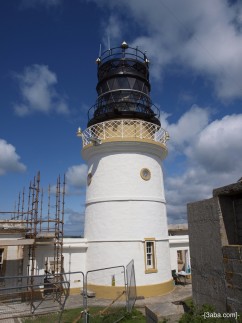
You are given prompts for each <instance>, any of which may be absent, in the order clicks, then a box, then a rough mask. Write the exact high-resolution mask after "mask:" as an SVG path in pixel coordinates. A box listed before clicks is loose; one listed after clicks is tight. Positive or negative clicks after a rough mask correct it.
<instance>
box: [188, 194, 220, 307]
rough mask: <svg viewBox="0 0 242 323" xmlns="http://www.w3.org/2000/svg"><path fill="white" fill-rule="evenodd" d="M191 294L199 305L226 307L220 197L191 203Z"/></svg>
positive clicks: (189, 210)
mask: <svg viewBox="0 0 242 323" xmlns="http://www.w3.org/2000/svg"><path fill="white" fill-rule="evenodd" d="M188 224H189V242H190V255H191V268H192V293H193V299H194V302H195V303H196V304H198V305H202V304H211V305H213V306H215V308H216V310H217V311H219V312H225V310H226V287H225V279H224V277H225V274H224V269H223V254H222V245H221V212H220V208H219V203H218V199H217V198H211V199H208V200H204V201H200V202H195V203H191V204H188Z"/></svg>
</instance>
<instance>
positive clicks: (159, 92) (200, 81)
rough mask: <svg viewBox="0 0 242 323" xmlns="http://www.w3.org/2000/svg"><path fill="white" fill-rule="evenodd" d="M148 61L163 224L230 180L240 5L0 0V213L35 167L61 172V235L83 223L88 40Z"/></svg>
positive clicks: (236, 137) (91, 83)
mask: <svg viewBox="0 0 242 323" xmlns="http://www.w3.org/2000/svg"><path fill="white" fill-rule="evenodd" d="M108 38H109V39H110V43H111V46H112V47H116V46H119V45H120V44H121V42H122V41H123V40H125V41H126V42H127V43H128V44H130V45H132V46H139V48H140V49H141V50H143V51H145V50H146V51H147V55H148V57H149V59H150V61H151V65H150V72H151V79H150V80H151V89H152V90H151V97H152V100H153V103H154V104H156V105H157V106H158V107H159V108H160V110H161V112H162V113H161V123H162V127H163V128H165V129H166V130H167V131H168V132H169V133H170V137H171V140H170V141H169V143H168V148H169V155H168V157H167V158H166V160H165V162H164V180H165V189H166V199H167V207H168V219H169V220H168V221H169V223H183V222H185V221H186V204H187V203H188V202H191V201H195V200H200V199H204V198H208V197H210V196H211V194H212V189H213V188H215V187H219V186H222V185H226V184H229V183H232V182H234V181H237V180H238V179H239V178H240V177H241V176H242V172H241V169H242V167H241V166H242V146H241V138H242V108H241V105H242V73H241V71H242V60H241V57H242V3H241V2H240V1H225V0H213V1H210V0H203V1H193V0H169V1H168V0H150V1H146V0H119V1H111V0H99V1H98V0H72V1H67V0H12V1H3V2H2V3H1V4H0V39H1V51H0V88H1V91H0V210H2V211H4V210H5V211H7V210H13V208H14V203H15V201H16V200H17V197H18V193H19V192H20V191H21V190H22V188H23V187H26V188H27V187H28V184H29V181H30V180H31V179H32V178H33V176H34V175H35V174H36V172H37V171H38V170H40V172H41V185H42V186H43V187H44V189H46V188H47V185H48V184H51V185H54V184H55V181H56V178H57V176H58V175H59V174H60V175H63V174H64V173H66V178H67V194H66V225H65V233H66V234H79V233H80V232H82V228H83V219H84V217H83V214H84V203H85V183H86V166H85V163H84V161H83V160H82V159H81V155H80V150H81V142H80V139H78V138H77V137H76V135H75V132H76V130H77V128H78V126H81V127H82V129H85V127H86V123H87V111H88V109H89V108H90V107H91V106H92V105H93V104H94V103H95V100H96V92H95V87H96V82H97V78H96V64H95V60H96V58H97V56H98V53H99V46H100V43H101V44H102V49H103V50H105V49H107V43H108Z"/></svg>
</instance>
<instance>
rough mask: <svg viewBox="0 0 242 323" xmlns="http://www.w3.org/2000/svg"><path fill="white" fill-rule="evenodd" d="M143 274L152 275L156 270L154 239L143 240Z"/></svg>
mask: <svg viewBox="0 0 242 323" xmlns="http://www.w3.org/2000/svg"><path fill="white" fill-rule="evenodd" d="M145 272H146V273H147V274H148V273H154V272H157V269H156V257H155V239H154V238H150V239H145Z"/></svg>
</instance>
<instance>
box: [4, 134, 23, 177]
mask: <svg viewBox="0 0 242 323" xmlns="http://www.w3.org/2000/svg"><path fill="white" fill-rule="evenodd" d="M19 159H20V157H19V155H18V154H17V153H16V149H15V147H14V146H13V145H11V144H9V143H7V142H6V141H5V140H3V139H0V175H4V174H5V173H7V172H24V171H25V170H26V166H25V165H24V164H22V163H21V162H20V161H19Z"/></svg>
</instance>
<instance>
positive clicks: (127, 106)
mask: <svg viewBox="0 0 242 323" xmlns="http://www.w3.org/2000/svg"><path fill="white" fill-rule="evenodd" d="M96 62H97V64H98V73H97V75H98V84H97V87H96V90H97V94H98V98H97V101H96V104H95V105H94V106H93V107H91V109H90V110H89V111H88V127H90V126H92V125H94V124H96V123H99V122H103V121H107V120H114V119H141V120H144V121H148V122H151V123H154V124H157V125H160V121H159V110H158V109H157V108H156V107H155V106H154V105H153V104H152V102H151V100H150V83H149V60H148V58H147V56H146V54H145V53H143V52H142V51H140V50H139V49H138V48H132V47H129V46H128V45H127V43H126V42H123V43H122V45H121V46H120V47H116V48H112V49H109V50H107V51H105V52H104V53H102V55H100V57H98V59H97V61H96Z"/></svg>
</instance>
